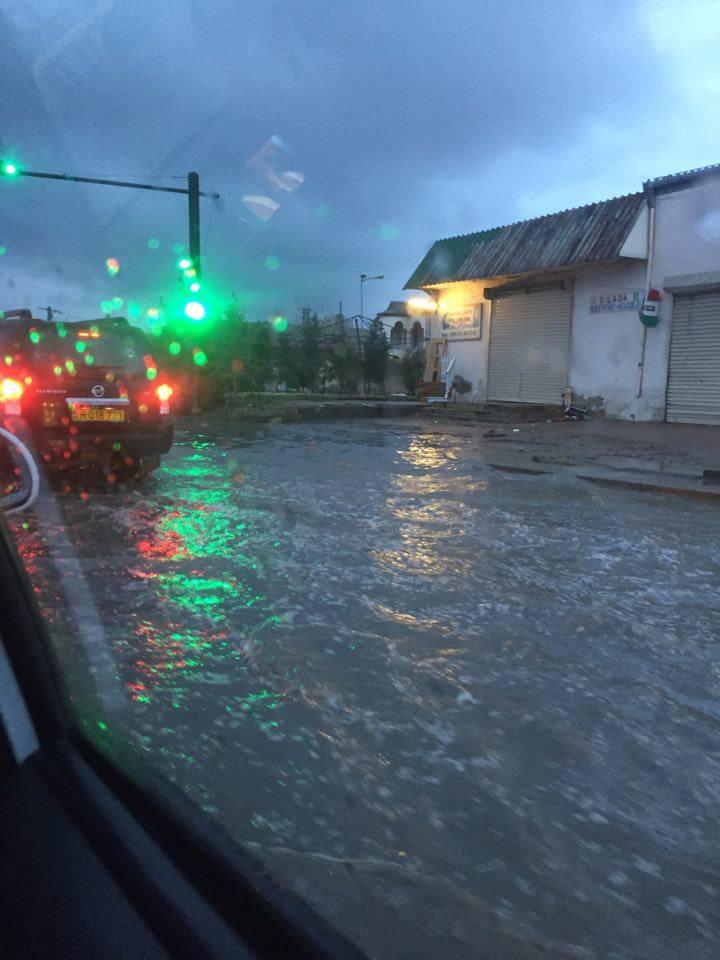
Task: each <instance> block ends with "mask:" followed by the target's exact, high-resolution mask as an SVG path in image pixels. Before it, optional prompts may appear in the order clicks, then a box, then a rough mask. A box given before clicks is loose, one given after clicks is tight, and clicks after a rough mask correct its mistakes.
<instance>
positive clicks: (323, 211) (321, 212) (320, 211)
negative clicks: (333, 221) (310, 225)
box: [315, 203, 330, 220]
mask: <svg viewBox="0 0 720 960" xmlns="http://www.w3.org/2000/svg"><path fill="white" fill-rule="evenodd" d="M329 214H330V207H329V206H328V205H327V203H321V204H319V205H318V206H317V207H315V216H316V217H318V218H319V219H320V220H324V219H325V218H326V217H327V216H329Z"/></svg>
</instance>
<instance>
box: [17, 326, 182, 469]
mask: <svg viewBox="0 0 720 960" xmlns="http://www.w3.org/2000/svg"><path fill="white" fill-rule="evenodd" d="M172 393H173V388H172V386H171V385H170V383H168V381H167V379H166V378H164V377H163V376H162V375H161V374H160V373H159V371H158V368H157V364H156V363H155V360H154V358H153V356H152V353H151V345H150V341H149V339H148V337H147V335H146V334H145V333H144V332H143V331H142V330H139V329H137V328H136V327H131V326H130V324H129V323H128V321H127V320H126V319H125V318H123V317H118V318H105V319H102V320H91V321H88V322H85V323H60V322H58V321H56V320H50V321H48V320H38V319H35V318H33V317H32V315H31V313H30V311H28V310H12V311H5V312H4V313H0V412H2V414H3V417H2V420H3V421H8V420H10V419H12V418H20V421H22V422H23V423H24V424H25V425H26V427H27V430H28V431H29V434H30V439H31V442H32V445H33V447H34V449H35V453H36V455H37V456H38V457H41V458H42V460H43V461H44V462H45V463H46V464H48V465H50V466H59V467H62V466H70V465H72V464H76V465H78V464H87V463H90V464H97V465H101V466H103V467H104V468H105V469H107V470H109V471H110V472H111V474H112V475H114V476H116V477H121V476H132V475H139V474H143V473H148V472H150V471H151V470H154V469H155V468H156V467H158V466H159V465H160V455H161V454H163V453H167V452H168V451H169V450H170V447H171V446H172V442H173V423H172V419H171V416H170V398H171V396H172Z"/></svg>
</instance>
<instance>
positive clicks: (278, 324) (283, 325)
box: [272, 317, 288, 333]
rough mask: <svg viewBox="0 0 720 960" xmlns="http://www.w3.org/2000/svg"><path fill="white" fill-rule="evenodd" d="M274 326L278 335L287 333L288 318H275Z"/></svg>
mask: <svg viewBox="0 0 720 960" xmlns="http://www.w3.org/2000/svg"><path fill="white" fill-rule="evenodd" d="M272 324H273V327H274V328H275V331H276V332H277V333H285V331H286V330H287V328H288V322H287V317H273V322H272Z"/></svg>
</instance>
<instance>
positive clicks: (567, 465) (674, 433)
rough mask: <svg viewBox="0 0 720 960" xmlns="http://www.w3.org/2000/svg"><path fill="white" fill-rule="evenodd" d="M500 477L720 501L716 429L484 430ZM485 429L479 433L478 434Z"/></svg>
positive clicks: (604, 425)
mask: <svg viewBox="0 0 720 960" xmlns="http://www.w3.org/2000/svg"><path fill="white" fill-rule="evenodd" d="M487 427H488V429H486V430H484V431H483V433H482V437H483V442H484V443H486V444H488V445H492V446H493V447H495V448H496V451H497V452H495V450H492V451H491V450H490V449H487V451H486V455H487V461H488V463H491V464H492V465H493V466H495V467H497V468H498V469H506V470H528V471H530V470H532V471H534V472H538V473H551V472H555V471H557V470H563V471H569V472H572V473H574V474H575V475H576V476H577V477H579V478H580V479H583V480H588V481H592V482H596V483H603V484H612V485H621V486H625V487H631V488H633V489H652V490H658V491H662V492H666V493H683V494H686V495H690V496H702V497H717V498H720V426H718V427H714V426H699V425H695V424H681V423H629V422H625V421H617V420H585V421H579V422H578V421H559V422H553V423H522V424H519V425H517V426H514V425H513V424H507V425H505V424H503V425H500V426H491V425H489V424H488V425H487ZM481 428H482V425H479V429H481Z"/></svg>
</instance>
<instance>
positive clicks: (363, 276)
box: [360, 273, 385, 317]
mask: <svg viewBox="0 0 720 960" xmlns="http://www.w3.org/2000/svg"><path fill="white" fill-rule="evenodd" d="M384 279H385V274H384V273H379V274H378V275H377V276H376V277H369V276H368V275H367V274H366V273H361V274H360V316H361V317H362V316H363V289H364V285H365V283H366V282H367V281H368V280H384Z"/></svg>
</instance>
